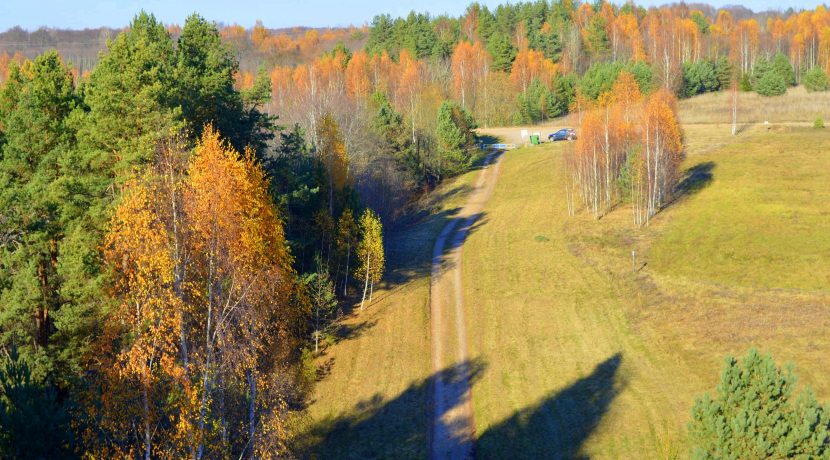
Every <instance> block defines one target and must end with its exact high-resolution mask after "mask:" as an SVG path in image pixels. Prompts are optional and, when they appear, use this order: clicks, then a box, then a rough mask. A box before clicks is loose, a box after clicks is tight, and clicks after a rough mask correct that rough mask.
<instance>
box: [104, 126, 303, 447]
mask: <svg viewBox="0 0 830 460" xmlns="http://www.w3.org/2000/svg"><path fill="white" fill-rule="evenodd" d="M162 150H163V151H162V152H161V153H160V155H159V158H158V159H157V161H156V164H155V167H154V168H151V169H149V170H148V171H147V172H146V173H144V174H142V175H140V176H139V177H138V178H135V179H132V180H130V181H129V182H128V184H127V185H126V190H125V191H124V193H123V195H122V199H121V201H120V203H119V205H118V206H117V207H116V209H115V213H114V215H113V218H112V221H111V224H110V229H109V232H108V233H107V235H106V236H105V239H104V248H105V249H104V255H105V258H106V261H107V266H108V267H109V268H110V269H111V270H112V273H113V279H114V286H115V288H114V293H113V294H114V297H115V298H116V300H117V304H116V306H115V307H114V308H113V310H112V311H111V312H110V314H109V315H108V316H107V318H106V322H107V331H108V333H107V334H105V337H106V338H110V339H111V340H112V343H111V344H110V343H107V340H106V339H104V340H102V344H101V346H102V347H103V348H107V349H111V350H112V354H111V355H105V356H108V358H109V360H108V359H104V360H102V361H101V367H100V369H99V371H100V372H101V373H102V374H104V375H106V380H107V382H105V383H104V384H103V385H102V387H103V388H102V390H103V391H104V395H103V397H102V401H104V406H103V408H102V414H101V428H102V429H103V430H106V431H108V432H109V436H112V437H115V438H118V437H121V436H127V435H128V433H129V432H130V427H131V425H132V423H133V421H134V420H135V419H138V420H140V421H141V425H142V428H141V431H142V433H141V436H140V438H141V439H142V440H143V449H144V450H146V451H147V452H151V453H152V455H154V456H156V455H162V454H164V453H165V452H167V453H170V454H173V453H174V452H182V451H183V449H185V448H187V450H189V451H191V452H200V451H204V449H205V445H211V446H214V448H215V446H221V445H223V443H227V442H228V441H227V436H228V435H229V434H231V433H233V434H234V436H246V437H247V438H248V439H249V442H250V445H251V448H252V449H255V450H258V449H260V448H261V446H264V445H268V446H272V445H274V442H275V440H274V439H270V438H268V436H270V435H271V434H273V433H278V432H280V431H281V427H280V426H279V417H272V416H271V415H272V414H274V413H275V411H279V410H280V407H281V404H282V401H283V399H284V397H283V396H282V395H281V394H280V390H278V389H276V388H273V387H271V385H270V382H269V380H268V378H267V377H266V376H268V375H270V373H269V371H270V370H273V369H274V368H275V367H279V366H281V365H282V364H281V362H282V360H283V359H284V357H285V356H287V354H289V353H290V349H288V346H289V345H290V343H289V342H287V341H285V340H284V339H283V336H284V335H286V334H285V330H284V329H285V328H286V327H288V324H289V321H290V319H291V318H292V317H296V315H297V312H294V311H290V310H291V307H290V305H289V302H288V300H289V296H290V294H291V291H292V289H293V286H292V279H293V278H292V277H293V271H292V268H291V265H290V263H291V259H290V256H289V254H288V252H287V250H286V246H285V240H284V237H283V231H282V223H281V222H280V219H279V217H278V215H277V211H276V209H275V208H274V206H273V204H272V202H271V198H270V196H269V194H268V187H267V181H266V179H265V176H264V174H263V172H262V170H261V169H260V168H259V167H258V166H257V165H256V164H255V163H254V160H253V158H252V155H251V153H250V152H248V153H246V154H245V155H242V156H240V155H239V154H238V153H237V152H235V151H234V150H233V149H232V148H231V147H230V146H229V145H228V144H227V143H226V142H223V141H222V140H220V138H219V134H218V133H217V132H216V131H215V130H214V129H213V128H211V127H208V128H207V129H206V130H205V133H204V134H203V136H202V138H201V140H200V141H199V143H198V144H197V146H196V148H195V150H194V152H193V154H192V155H191V156H190V158H189V159H186V157H187V152H186V151H184V149H183V147H182V146H181V145H179V144H178V143H176V142H171V143H169V144H168V145H166V146H165V148H163V149H162ZM131 393H134V394H132V397H133V398H135V400H141V401H142V403H141V404H137V405H136V408H141V409H140V410H141V413H140V414H137V415H138V416H137V417H135V419H134V418H133V417H129V416H125V412H124V409H125V408H124V407H121V406H120V404H118V401H124V400H125V399H126V400H130V399H132V398H130V397H129V395H130V394H131ZM231 408H233V411H237V410H241V411H243V412H244V413H246V414H247V415H249V417H247V416H246V417H244V418H240V419H238V420H234V419H233V417H232V415H231V414H233V413H234V412H233V411H231V410H230V409H231ZM134 409H135V408H134ZM265 420H270V423H272V424H276V425H275V426H266V423H265V422H264V421H265ZM239 430H243V431H239ZM174 440H177V441H174ZM178 443H181V444H178ZM111 445H112V446H130V443H129V442H124V443H112V444H111ZM112 448H115V447H112ZM125 448H126V447H125ZM128 454H130V452H128V451H124V452H121V451H119V452H110V453H108V455H128Z"/></svg>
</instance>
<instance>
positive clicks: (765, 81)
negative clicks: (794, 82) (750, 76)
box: [755, 72, 787, 96]
mask: <svg viewBox="0 0 830 460" xmlns="http://www.w3.org/2000/svg"><path fill="white" fill-rule="evenodd" d="M755 92H757V93H758V94H760V95H761V96H780V95H782V94H784V93H786V92H787V82H786V81H785V80H784V77H782V76H781V75H779V74H778V73H777V72H766V73H764V75H763V76H762V77H761V78H760V79H759V80H758V83H757V84H756V85H755Z"/></svg>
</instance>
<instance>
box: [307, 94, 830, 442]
mask: <svg viewBox="0 0 830 460" xmlns="http://www.w3.org/2000/svg"><path fill="white" fill-rule="evenodd" d="M792 91H793V90H791V92H792ZM715 96H717V97H720V98H723V99H725V98H726V95H725V94H719V95H712V98H714V97H715ZM706 97H709V96H704V97H703V98H706ZM785 97H786V96H785ZM794 97H800V96H798V94H796V95H795V96H794ZM703 98H696V99H692V100H691V101H686V102H683V103H681V118H682V119H683V120H690V122H689V123H686V124H685V126H684V129H685V132H686V142H687V146H688V149H687V153H688V155H687V159H686V161H685V163H684V165H683V169H684V171H687V172H688V177H687V178H686V183H685V185H686V187H685V189H686V190H688V191H687V192H686V193H685V194H684V195H682V196H680V197H679V198H678V199H677V200H676V201H675V202H674V203H672V205H671V206H669V207H668V208H667V209H665V210H664V211H663V212H661V213H660V214H659V215H658V216H657V218H656V219H655V220H653V222H652V225H651V226H650V227H648V228H646V229H638V228H636V227H634V225H633V223H632V218H631V211H630V208H628V207H627V206H625V205H621V206H619V207H618V208H617V209H615V210H614V211H612V212H611V213H610V214H609V215H607V216H606V217H604V218H603V219H601V220H599V221H594V220H593V219H592V218H590V217H589V216H588V215H587V213H584V212H583V213H579V214H577V216H576V217H574V218H569V217H567V212H566V206H565V201H564V185H563V180H564V172H563V170H562V161H561V154H562V149H563V148H564V143H557V144H545V145H542V146H539V147H530V148H524V149H519V150H515V151H511V152H508V153H507V154H506V155H505V157H504V158H503V160H502V161H503V163H502V166H501V173H500V174H501V176H500V178H499V181H498V183H497V184H496V189H495V191H494V194H493V196H492V197H491V198H490V200H489V202H488V203H487V204H486V206H485V208H484V215H483V217H482V218H481V220H480V221H479V222H478V224H477V226H476V227H475V229H474V231H472V232H471V234H470V235H469V236H468V238H467V240H466V242H465V244H464V246H463V249H462V251H463V261H462V273H463V283H462V285H463V286H464V291H463V292H464V305H465V309H466V316H465V317H466V322H467V339H468V349H469V353H468V354H469V356H470V357H471V359H472V360H474V362H475V363H476V365H477V373H476V378H475V379H474V381H473V389H472V391H473V409H474V415H475V424H476V438H477V446H476V453H477V456H478V457H479V458H504V457H518V458H575V457H583V456H584V457H591V458H675V457H680V458H684V457H686V456H687V452H688V445H687V440H686V436H685V431H686V423H687V422H688V419H689V414H690V409H691V406H692V404H693V403H694V398H695V396H697V395H699V394H701V393H702V392H704V391H707V390H711V389H714V387H715V385H716V384H717V380H718V377H719V374H720V371H721V367H722V365H723V359H724V357H725V356H726V355H727V354H738V355H741V354H744V353H745V352H746V350H747V349H748V348H750V347H752V346H755V347H758V348H759V349H761V350H762V351H766V352H770V353H772V354H773V356H774V357H775V358H776V360H777V361H778V362H779V363H783V362H787V361H789V362H792V363H793V364H795V367H796V373H797V374H798V375H799V376H800V377H801V380H800V381H801V382H802V383H806V384H809V385H810V386H811V387H812V388H813V390H814V391H815V392H816V394H817V396H818V398H819V400H821V401H824V402H830V381H828V380H827V378H826V369H828V368H830V334H828V333H827V331H828V330H830V263H828V261H830V186H829V185H828V184H830V133H828V132H827V131H826V130H814V129H812V128H809V127H807V126H808V125H810V124H812V122H811V119H812V118H813V117H814V115H813V114H812V113H811V114H807V115H805V116H804V118H803V119H801V120H797V119H790V120H786V123H785V122H783V121H782V122H773V123H771V125H764V124H763V123H757V122H751V123H748V124H744V125H742V127H741V128H742V129H741V132H740V134H739V135H738V136H736V137H732V136H731V135H729V129H730V127H729V125H728V124H727V123H722V124H718V123H717V122H718V121H720V120H712V122H711V123H708V122H707V123H704V122H703V121H702V120H700V118H699V116H698V115H696V111H698V110H703V109H702V108H703V107H707V106H708V105H709V104H710V103H711V101H709V100H708V99H703ZM753 116H754V117H755V118H759V117H761V115H758V114H757V113H756V114H754V115H753ZM696 117H697V118H696ZM748 118H749V117H748ZM796 118H797V117H796ZM511 129H512V128H511ZM492 134H499V132H498V131H495V132H492ZM476 174H477V172H476V171H473V172H471V173H469V174H467V175H465V176H462V177H461V178H459V179H457V180H456V181H454V182H453V183H450V184H447V185H446V186H445V187H443V188H442V189H441V190H440V191H439V193H438V194H436V195H435V196H434V197H433V206H434V208H435V209H436V211H437V213H436V214H435V215H433V216H432V217H429V218H426V219H422V220H420V221H419V222H418V223H417V224H414V225H412V226H410V227H409V228H407V229H405V230H404V231H402V232H400V233H398V234H396V235H394V236H393V237H392V238H393V241H391V242H390V246H391V249H392V251H391V254H390V269H391V272H390V274H389V276H388V277H387V284H388V285H387V286H386V288H385V289H384V290H382V291H381V292H379V293H377V294H376V296H377V299H378V300H377V301H376V302H375V303H374V304H373V305H372V306H371V307H370V308H369V309H367V311H366V312H364V313H362V314H359V315H355V316H353V317H350V318H349V319H348V320H347V321H346V323H345V325H344V329H343V330H344V332H343V334H341V335H342V336H343V338H342V339H341V340H340V341H339V343H337V344H335V345H333V346H331V347H329V348H328V349H327V351H326V354H325V355H324V356H322V357H321V358H320V360H319V361H318V364H319V365H320V366H321V369H323V372H321V381H320V382H319V383H318V385H317V387H316V390H315V398H314V401H313V402H312V404H311V405H310V407H309V411H308V417H307V418H306V419H304V420H303V421H302V422H301V425H302V427H303V429H302V430H300V431H299V433H300V435H299V436H298V439H303V443H302V445H304V446H305V448H306V450H305V452H308V453H309V456H319V457H320V458H332V457H335V456H336V457H348V458H424V457H425V456H426V455H427V452H428V450H427V447H428V439H427V433H428V423H429V418H428V415H429V412H428V401H429V398H428V396H429V386H430V384H431V375H430V374H431V372H430V364H429V363H430V357H429V351H430V347H429V340H430V337H429V317H428V312H429V308H428V305H429V298H428V297H429V286H428V284H429V259H430V252H431V248H432V244H433V241H434V238H435V237H436V236H437V233H438V232H439V231H440V229H441V228H442V226H443V224H444V223H446V222H447V220H448V219H451V218H452V215H453V210H454V209H457V208H458V206H459V205H460V204H461V203H463V201H464V198H465V196H466V192H467V191H468V190H469V187H470V184H471V183H472V181H473V180H474V178H475V175H476ZM632 252H633V253H634V257H633V258H632Z"/></svg>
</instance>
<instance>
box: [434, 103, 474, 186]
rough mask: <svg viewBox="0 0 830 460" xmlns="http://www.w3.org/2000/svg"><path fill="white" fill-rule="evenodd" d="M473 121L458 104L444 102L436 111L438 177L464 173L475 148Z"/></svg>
mask: <svg viewBox="0 0 830 460" xmlns="http://www.w3.org/2000/svg"><path fill="white" fill-rule="evenodd" d="M475 127H476V126H475V121H474V120H473V118H472V117H471V116H470V114H469V113H467V111H466V110H464V109H463V108H461V107H460V106H459V105H458V104H456V103H455V102H451V101H445V102H444V103H443V104H441V108H439V109H438V121H437V124H436V128H435V130H436V137H437V138H438V152H437V155H438V158H439V160H438V161H439V162H440V166H439V168H438V175H439V177H440V176H441V175H446V176H452V175H455V174H458V173H460V172H461V171H464V170H465V169H466V168H467V167H469V165H470V161H471V160H472V155H471V150H472V149H473V148H474V146H475V133H474V132H473V129H474V128H475Z"/></svg>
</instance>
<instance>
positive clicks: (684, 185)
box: [673, 161, 716, 202]
mask: <svg viewBox="0 0 830 460" xmlns="http://www.w3.org/2000/svg"><path fill="white" fill-rule="evenodd" d="M715 166H716V164H715V162H714V161H705V162H703V163H699V164H696V165H694V166H692V167H691V168H689V169H687V170H685V171H683V177H682V178H681V180H680V182H678V183H677V186H675V189H674V196H675V198H674V200H673V201H674V202H677V201H680V200H682V199H685V198H687V197H689V196H692V195H694V194H696V193H698V192H700V191H701V190H703V189H704V188H706V187H708V186H709V185H710V184H711V183H712V180H714V175H713V174H712V171H714V170H715Z"/></svg>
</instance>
